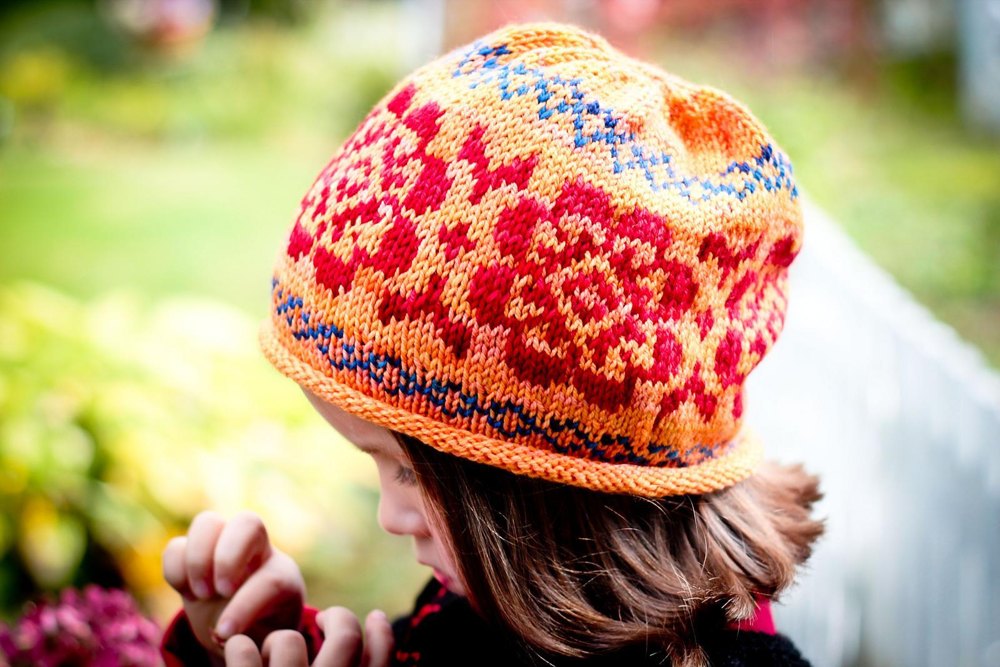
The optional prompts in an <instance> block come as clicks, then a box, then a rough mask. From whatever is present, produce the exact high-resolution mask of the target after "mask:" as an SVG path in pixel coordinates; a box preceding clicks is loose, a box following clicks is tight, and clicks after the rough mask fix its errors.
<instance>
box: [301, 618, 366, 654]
mask: <svg viewBox="0 0 1000 667" xmlns="http://www.w3.org/2000/svg"><path fill="white" fill-rule="evenodd" d="M316 622H317V623H319V626H320V628H321V629H322V630H323V646H322V647H321V648H320V650H319V653H318V654H317V655H316V660H315V661H314V662H313V667H355V665H357V664H358V660H360V659H361V652H362V648H361V647H362V643H363V638H362V636H361V624H360V623H359V622H358V618H357V616H355V615H354V613H353V612H351V610H349V609H346V608H344V607H330V608H329V609H326V610H324V611H323V612H321V613H320V614H318V615H317V616H316Z"/></svg>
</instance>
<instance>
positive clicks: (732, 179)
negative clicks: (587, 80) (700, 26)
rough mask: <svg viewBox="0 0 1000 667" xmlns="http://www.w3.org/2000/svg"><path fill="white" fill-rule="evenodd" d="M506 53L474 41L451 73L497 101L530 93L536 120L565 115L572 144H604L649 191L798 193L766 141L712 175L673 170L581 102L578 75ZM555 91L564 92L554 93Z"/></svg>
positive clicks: (609, 114)
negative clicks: (595, 125)
mask: <svg viewBox="0 0 1000 667" xmlns="http://www.w3.org/2000/svg"><path fill="white" fill-rule="evenodd" d="M510 53H511V51H510V49H509V48H508V47H507V45H506V44H500V45H496V46H491V45H487V44H483V43H481V42H477V43H476V44H474V45H473V46H472V48H470V49H469V50H468V51H467V52H466V53H465V54H464V55H463V56H462V58H461V60H460V61H459V63H458V66H457V67H456V68H455V71H454V72H453V73H452V77H453V78H460V77H468V78H470V79H471V82H470V83H469V87H470V88H478V87H479V86H481V85H484V84H493V85H495V86H496V87H497V88H498V89H499V91H500V99H502V100H509V99H512V98H514V97H524V96H526V95H533V96H534V97H535V99H536V101H537V102H538V105H539V109H538V117H539V119H541V120H549V119H551V118H552V117H553V116H555V115H569V116H570V119H571V120H572V125H573V130H574V134H573V145H574V146H575V147H576V148H584V147H586V146H588V145H590V144H601V145H604V146H607V147H609V149H610V155H611V158H612V161H611V164H612V172H613V173H615V174H621V173H624V172H625V171H633V170H638V171H641V172H642V175H643V176H644V177H645V179H646V181H647V182H648V183H649V187H650V188H651V189H652V190H653V191H654V192H659V191H663V190H670V191H673V192H676V193H678V194H680V195H681V196H682V197H684V198H685V199H687V200H688V201H690V202H691V203H693V204H698V203H700V202H702V201H710V200H712V199H715V198H716V197H735V198H736V199H738V200H740V201H743V200H744V199H746V197H748V196H750V195H752V194H754V193H755V192H757V189H758V186H760V187H763V189H764V190H766V191H768V192H773V191H780V190H786V191H788V193H789V196H790V197H791V198H792V199H795V198H797V197H798V196H799V191H798V188H797V187H796V185H795V182H794V181H793V180H792V165H791V163H790V162H789V160H788V158H787V157H786V156H785V155H784V154H782V153H781V152H780V151H778V150H776V149H775V147H774V146H773V145H772V144H765V145H763V146H761V147H760V148H759V152H758V154H757V155H755V156H754V157H752V158H751V159H750V160H749V161H734V162H731V163H730V164H729V165H727V167H726V168H725V169H724V170H722V171H721V172H719V174H718V175H717V177H709V176H693V175H690V174H687V175H685V174H678V173H676V172H675V171H674V168H673V165H672V164H671V156H670V155H669V154H667V153H665V152H663V151H662V150H659V149H657V148H654V147H652V146H650V145H648V144H645V143H642V142H641V141H639V140H638V139H637V137H636V136H635V133H634V132H625V131H619V130H618V129H617V127H618V121H619V120H621V116H619V115H618V114H616V113H615V111H614V110H613V109H611V108H610V107H608V106H605V105H603V104H602V103H601V102H600V101H598V100H595V99H590V101H586V102H585V101H584V100H585V99H589V98H592V96H590V95H588V94H587V93H586V92H585V91H584V90H583V88H582V83H583V80H582V79H580V78H573V79H566V78H563V77H561V76H559V75H558V74H555V75H550V74H548V73H547V72H546V71H545V70H544V69H542V68H538V67H527V66H525V65H524V63H519V62H508V63H505V64H501V61H499V60H498V59H497V56H501V55H507V54H510ZM525 79H527V80H525ZM557 92H563V93H564V94H562V95H557V94H556V93H557ZM567 94H568V96H569V97H570V99H572V100H573V102H572V103H567V101H566V99H565V98H566V96H567ZM553 98H555V100H554V103H553ZM588 117H596V118H597V119H599V120H601V121H603V122H602V123H599V126H600V127H603V129H604V131H602V130H601V129H595V130H593V131H591V132H586V131H585V127H586V126H587V122H586V121H587V118H588ZM619 147H626V148H627V149H628V154H630V155H631V158H630V159H628V160H624V161H623V160H622V159H621V153H620V151H619ZM751 165H753V166H751ZM761 167H767V168H769V169H770V170H771V171H772V172H777V176H765V175H764V173H763V172H762V171H761V169H760V168H761ZM694 185H697V186H699V187H700V189H701V193H700V194H695V193H694V192H692V186H694Z"/></svg>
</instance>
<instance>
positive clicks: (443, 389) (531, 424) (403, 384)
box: [274, 283, 719, 468]
mask: <svg viewBox="0 0 1000 667" xmlns="http://www.w3.org/2000/svg"><path fill="white" fill-rule="evenodd" d="M274 290H275V293H276V296H277V298H278V303H277V305H276V306H275V312H276V313H277V314H278V315H285V314H286V313H292V314H288V315H287V316H286V317H284V318H282V319H284V320H285V321H286V322H287V323H288V326H289V328H290V329H291V330H292V331H291V333H292V336H293V337H294V338H295V339H296V340H311V341H315V345H316V349H317V350H318V351H319V352H320V353H321V354H322V355H323V356H324V357H326V359H327V361H328V362H329V363H330V366H331V367H332V368H333V369H334V370H337V371H345V370H346V371H355V372H359V373H361V374H364V375H367V376H368V378H369V379H371V380H372V381H374V382H375V383H376V384H378V385H380V386H381V389H382V391H384V392H385V393H386V394H387V395H389V396H398V395H400V394H402V395H403V396H415V395H419V396H423V397H425V398H426V399H427V401H428V402H430V403H431V404H432V405H434V406H436V407H437V408H438V409H439V410H440V411H441V413H442V414H443V415H445V416H446V417H461V418H463V419H469V420H471V419H475V418H477V417H478V418H481V419H482V420H483V421H484V422H485V423H486V424H488V425H489V426H490V427H491V428H492V429H493V430H495V431H496V432H497V434H498V435H501V436H503V437H506V438H515V437H518V436H540V437H541V438H543V439H544V440H545V442H547V443H549V445H551V446H552V448H553V449H554V450H555V451H557V452H559V453H561V454H568V455H572V456H577V455H579V453H580V452H581V451H584V450H586V451H587V452H588V453H589V454H588V458H591V459H595V460H599V461H605V462H608V463H630V464H634V465H643V466H654V465H655V464H653V463H652V462H651V461H650V460H649V459H648V458H647V457H645V456H642V455H641V454H638V453H636V452H635V451H633V447H632V443H631V440H630V438H628V437H627V436H621V435H617V436H616V435H610V434H604V435H600V436H596V437H595V436H593V435H591V434H589V433H587V432H586V431H585V430H583V428H581V426H580V423H579V422H578V421H576V420H573V419H566V420H561V419H549V420H547V421H545V422H544V423H543V422H542V420H540V419H539V418H538V417H536V416H535V415H532V414H528V413H526V412H525V411H524V406H522V405H519V404H517V403H515V402H513V401H509V400H508V401H502V402H501V401H496V400H493V399H485V398H481V397H479V396H477V395H476V394H472V393H469V392H467V391H466V390H465V389H464V388H463V386H462V385H461V384H459V383H457V382H452V381H450V380H449V381H442V380H438V379H437V378H428V377H426V376H425V374H423V373H420V372H418V371H415V370H412V369H410V368H406V367H404V365H403V362H402V360H401V359H399V358H398V357H393V356H390V355H386V354H378V353H375V352H364V351H363V350H361V349H360V347H361V346H360V345H357V344H349V343H344V342H342V341H343V339H344V330H343V329H342V328H340V327H338V326H336V325H333V324H324V323H321V322H318V321H316V318H315V317H314V316H312V314H310V313H307V312H304V311H301V310H300V311H299V312H298V313H297V317H296V313H295V311H294V309H295V308H299V309H301V308H302V299H301V298H299V297H294V296H287V297H286V296H285V295H284V294H283V291H282V290H281V289H280V288H278V287H277V283H275V287H274ZM335 339H336V341H340V342H341V344H340V345H339V346H337V345H334V340H335ZM389 371H393V373H392V375H394V377H395V381H394V382H393V383H392V386H390V385H389V383H388V382H387V379H386V376H387V373H388V372H389ZM449 399H452V401H449ZM449 402H454V403H455V404H456V405H455V407H447V404H448V403H449ZM510 415H514V417H513V418H510ZM567 432H568V433H570V434H571V436H572V439H573V441H574V442H573V444H570V445H566V444H563V443H561V442H559V440H558V439H557V436H558V435H560V434H563V433H567ZM610 446H615V447H620V448H621V449H622V450H623V451H620V452H616V453H614V454H611V453H609V452H608V451H607V447H610ZM718 448H719V445H703V446H701V447H700V448H699V451H700V452H701V453H703V454H704V455H705V456H706V457H708V458H712V457H714V456H715V455H716V454H717V451H718ZM649 451H650V453H654V454H655V453H661V452H666V457H667V461H666V462H665V463H664V464H661V465H663V466H664V467H667V466H669V467H675V468H683V467H687V464H686V463H685V462H684V461H683V460H682V459H681V457H680V454H679V452H677V450H675V449H673V448H672V447H669V446H666V445H653V444H651V445H649Z"/></svg>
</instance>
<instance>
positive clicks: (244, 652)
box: [225, 635, 263, 667]
mask: <svg viewBox="0 0 1000 667" xmlns="http://www.w3.org/2000/svg"><path fill="white" fill-rule="evenodd" d="M225 657H226V667H262V665H263V660H262V659H261V657H260V653H259V652H258V651H257V645H256V644H254V643H253V640H252V639H250V638H249V637H247V636H246V635H236V636H235V637H233V638H232V639H230V640H229V641H227V642H226V648H225Z"/></svg>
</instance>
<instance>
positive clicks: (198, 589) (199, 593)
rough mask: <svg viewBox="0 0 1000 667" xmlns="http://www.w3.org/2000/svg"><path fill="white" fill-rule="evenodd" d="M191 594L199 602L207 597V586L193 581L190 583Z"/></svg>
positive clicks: (202, 582)
mask: <svg viewBox="0 0 1000 667" xmlns="http://www.w3.org/2000/svg"><path fill="white" fill-rule="evenodd" d="M191 592H192V593H194V596H195V597H196V598H198V599H199V600H204V599H205V598H207V597H208V584H206V583H205V582H204V581H195V582H192V583H191Z"/></svg>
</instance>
